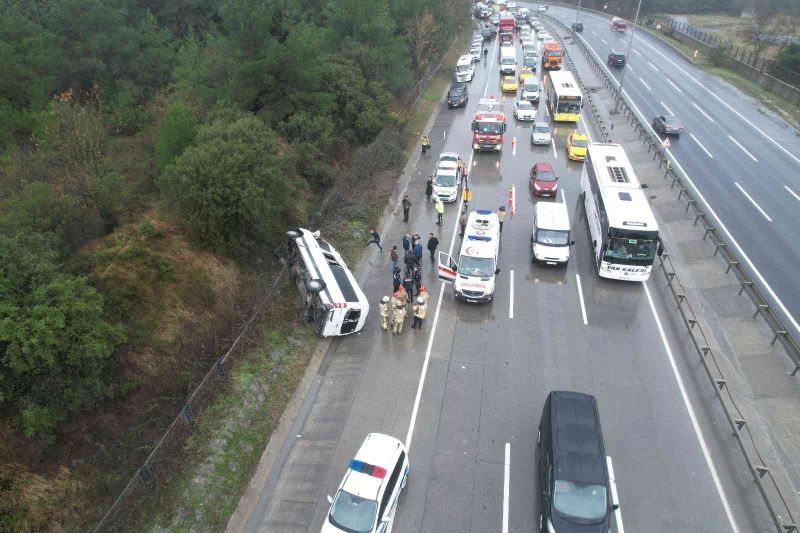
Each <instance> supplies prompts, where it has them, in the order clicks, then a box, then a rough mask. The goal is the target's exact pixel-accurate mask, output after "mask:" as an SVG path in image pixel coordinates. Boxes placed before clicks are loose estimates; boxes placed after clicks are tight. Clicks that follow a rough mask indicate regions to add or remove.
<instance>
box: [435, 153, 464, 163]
mask: <svg viewBox="0 0 800 533" xmlns="http://www.w3.org/2000/svg"><path fill="white" fill-rule="evenodd" d="M442 159H454V160H458V159H461V158H460V157H459V156H458V154H457V153H456V152H442V153H440V154H439V161H441V160H442Z"/></svg>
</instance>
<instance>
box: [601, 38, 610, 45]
mask: <svg viewBox="0 0 800 533" xmlns="http://www.w3.org/2000/svg"><path fill="white" fill-rule="evenodd" d="M600 40H601V41H603V44H608V43H607V42H606V40H605V39H603V38H602V37H601V38H600Z"/></svg>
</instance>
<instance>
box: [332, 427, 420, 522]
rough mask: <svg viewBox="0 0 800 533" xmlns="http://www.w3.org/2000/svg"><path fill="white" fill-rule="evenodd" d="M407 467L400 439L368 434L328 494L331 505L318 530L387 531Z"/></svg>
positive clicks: (405, 454) (406, 456)
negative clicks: (334, 489)
mask: <svg viewBox="0 0 800 533" xmlns="http://www.w3.org/2000/svg"><path fill="white" fill-rule="evenodd" d="M408 469H409V463H408V454H407V453H406V448H405V446H404V445H403V443H402V442H400V441H399V440H397V439H396V438H394V437H391V436H389V435H384V434H382V433H370V434H369V435H367V438H366V439H365V440H364V443H363V444H362V445H361V448H359V450H358V453H356V456H355V458H354V459H353V460H352V461H351V462H350V467H349V468H348V469H347V473H346V474H345V475H344V479H343V480H342V483H341V485H339V490H337V491H336V496H334V497H333V498H331V497H330V496H328V501H329V502H330V503H331V508H330V511H328V516H327V517H325V523H324V524H323V525H322V531H321V533H334V532H344V533H351V532H358V533H362V532H363V533H384V532H386V531H389V529H390V525H391V523H392V520H394V513H395V510H396V509H397V501H398V500H399V499H400V492H401V491H402V490H403V489H404V488H405V486H406V482H407V480H408Z"/></svg>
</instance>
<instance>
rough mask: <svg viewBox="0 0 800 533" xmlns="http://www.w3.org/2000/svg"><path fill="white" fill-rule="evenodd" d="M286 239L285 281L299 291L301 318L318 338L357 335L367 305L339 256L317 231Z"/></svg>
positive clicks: (294, 232)
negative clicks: (292, 283)
mask: <svg viewBox="0 0 800 533" xmlns="http://www.w3.org/2000/svg"><path fill="white" fill-rule="evenodd" d="M286 235H287V237H288V238H289V243H288V244H289V254H288V258H287V266H288V268H289V277H291V279H292V280H293V281H294V282H295V285H297V289H298V291H300V308H301V312H302V314H303V317H304V318H305V319H306V320H307V321H308V322H310V323H311V324H312V325H313V326H314V330H315V331H316V332H317V334H318V335H320V336H322V337H330V336H338V335H349V334H351V333H356V332H358V331H360V330H361V328H363V327H364V323H365V322H366V321H367V313H369V302H367V297H366V296H365V295H364V292H363V291H362V290H361V287H359V286H358V283H357V282H356V278H355V277H354V276H353V273H352V272H350V269H348V268H347V265H346V264H345V262H344V259H342V256H341V255H339V252H337V251H336V249H335V248H334V247H333V246H331V245H330V244H329V243H328V242H327V241H325V240H323V239H322V238H320V235H319V231H315V232H313V233H312V232H310V231H308V230H307V229H304V228H297V229H295V230H290V231H287V232H286Z"/></svg>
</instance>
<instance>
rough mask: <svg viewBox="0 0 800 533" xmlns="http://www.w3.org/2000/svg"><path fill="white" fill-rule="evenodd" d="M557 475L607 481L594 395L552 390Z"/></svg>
mask: <svg viewBox="0 0 800 533" xmlns="http://www.w3.org/2000/svg"><path fill="white" fill-rule="evenodd" d="M550 408H551V410H552V411H551V412H552V429H551V431H552V435H553V437H554V442H553V445H554V446H553V456H554V466H555V467H556V475H555V477H556V479H568V480H570V481H577V482H580V483H601V484H603V485H605V484H606V469H605V451H604V449H603V437H602V434H601V431H600V420H599V418H598V413H597V402H596V400H595V399H594V396H591V395H589V394H583V393H580V392H571V391H553V392H551V393H550Z"/></svg>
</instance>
